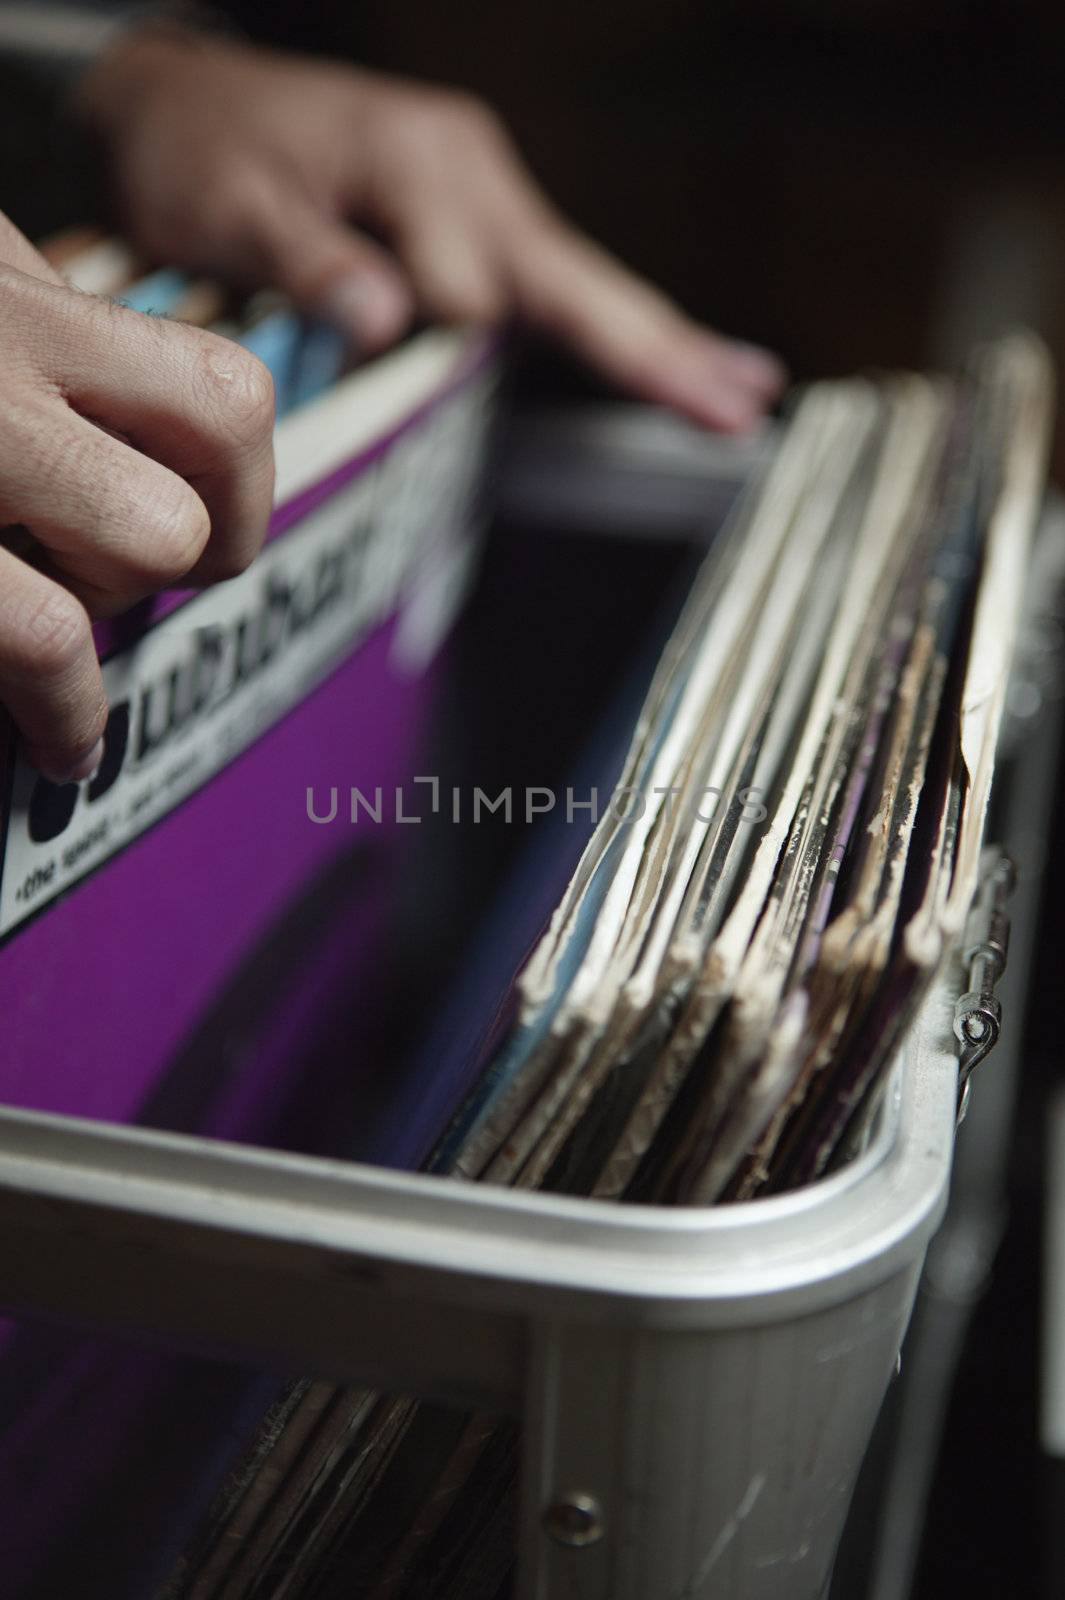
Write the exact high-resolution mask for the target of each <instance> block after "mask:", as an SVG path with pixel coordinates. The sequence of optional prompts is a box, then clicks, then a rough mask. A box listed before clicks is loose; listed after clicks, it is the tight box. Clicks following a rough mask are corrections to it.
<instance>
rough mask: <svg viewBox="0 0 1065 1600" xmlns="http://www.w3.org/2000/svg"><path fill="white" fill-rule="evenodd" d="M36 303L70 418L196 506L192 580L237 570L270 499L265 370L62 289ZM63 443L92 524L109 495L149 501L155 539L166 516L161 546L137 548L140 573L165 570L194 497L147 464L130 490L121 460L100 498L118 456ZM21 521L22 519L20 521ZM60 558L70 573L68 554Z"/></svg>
mask: <svg viewBox="0 0 1065 1600" xmlns="http://www.w3.org/2000/svg"><path fill="white" fill-rule="evenodd" d="M34 294H35V296H36V299H37V301H38V302H39V304H38V305H37V307H36V310H37V312H38V314H39V315H40V317H41V318H42V320H43V323H44V325H45V326H46V328H47V339H46V340H45V341H44V350H43V357H42V366H43V371H44V375H45V376H46V377H47V378H48V379H49V380H50V381H51V382H52V384H53V385H54V388H55V390H56V391H57V392H58V394H59V395H61V397H62V398H63V399H64V400H65V401H66V402H67V404H68V405H69V406H70V407H71V408H72V410H74V411H76V412H78V413H80V414H82V415H83V416H84V417H88V418H90V419H91V420H92V421H93V422H96V423H99V424H100V425H101V426H102V427H104V428H107V429H109V430H111V431H113V432H117V433H119V434H121V435H122V436H123V438H124V439H126V440H128V441H129V444H130V445H132V446H133V447H134V448H135V450H136V451H137V452H139V453H140V455H141V456H142V457H146V458H150V462H157V463H161V464H162V466H164V467H166V468H169V470H170V474H176V476H177V477H178V478H180V479H184V481H185V483H186V485H188V486H189V488H190V489H191V490H192V491H194V495H195V496H198V498H199V501H200V502H202V505H203V507H204V508H205V510H206V515H207V518H208V520H209V528H210V537H209V538H208V539H207V541H206V544H205V545H204V546H203V549H202V553H201V554H200V555H199V557H198V559H197V561H196V563H195V565H194V566H193V567H192V568H191V570H190V571H189V572H188V574H187V576H188V578H189V580H190V581H191V582H193V583H210V582H216V581H218V580H220V579H223V578H227V577H232V576H235V575H236V574H237V573H238V572H242V571H244V569H245V568H246V567H247V566H248V564H249V563H250V562H251V561H252V560H253V559H254V557H255V555H256V554H257V553H258V550H259V548H260V546H261V544H262V540H263V536H264V534H265V531H266V526H267V523H268V521H269V517H270V510H271V506H272V502H273V422H274V394H273V383H272V381H271V379H270V375H269V373H268V371H267V370H266V368H265V367H264V366H263V364H262V363H261V362H260V361H259V360H258V359H257V358H256V357H255V356H252V355H250V354H249V353H248V352H247V351H246V350H242V349H241V348H240V346H238V345H236V344H234V343H232V342H231V341H230V340H228V339H222V338H219V337H217V336H215V335H214V334H210V333H205V332H204V331H202V330H201V329H198V328H188V327H184V326H181V325H179V324H176V323H169V322H166V321H164V320H163V319H161V318H157V317H146V316H143V315H141V314H140V313H138V312H135V311H130V310H128V309H127V308H125V307H122V306H114V305H111V304H110V303H109V302H105V301H99V300H96V299H94V298H93V297H92V296H88V295H77V294H75V293H73V292H72V291H70V290H68V289H52V288H50V287H47V286H45V285H37V286H35V291H34ZM96 432H97V434H99V429H97V430H96ZM63 441H64V444H65V445H66V446H69V447H70V448H73V449H75V450H76V451H77V452H80V453H81V456H82V457H83V464H86V463H89V464H91V467H92V473H93V474H95V476H94V478H93V481H92V483H91V484H89V483H88V482H87V479H86V477H85V476H84V475H83V477H82V479H81V480H79V481H80V483H81V489H82V492H83V493H88V494H91V496H92V501H93V506H94V507H95V508H96V510H94V512H93V519H92V520H93V524H94V526H97V527H99V526H101V524H102V521H103V511H102V505H103V503H104V502H106V503H107V506H108V510H112V509H115V508H114V505H113V501H114V498H115V497H116V496H117V497H118V498H120V499H121V497H122V496H123V495H132V497H133V500H134V501H136V503H137V504H138V506H140V505H142V504H143V503H144V502H146V501H151V500H152V499H153V497H154V498H155V499H157V500H158V502H159V507H160V515H157V516H155V518H154V519H153V520H152V521H151V526H153V527H154V528H155V529H156V531H157V532H158V531H159V525H160V517H162V519H163V520H166V519H167V518H169V519H170V520H171V521H172V523H173V528H172V530H171V535H170V538H169V540H164V541H163V544H162V545H161V547H160V550H159V552H158V553H157V555H156V556H153V554H152V552H151V551H150V550H149V548H148V546H149V540H148V538H147V537H146V536H144V537H142V538H141V539H140V540H139V541H138V543H139V546H140V548H141V550H142V554H143V560H144V562H145V563H146V564H147V565H146V570H149V569H151V568H152V566H153V563H154V564H157V565H158V567H159V569H160V570H166V571H170V570H171V565H172V555H173V544H174V542H175V541H177V542H179V543H182V542H187V543H189V544H191V543H192V542H194V541H193V538H192V534H191V532H190V531H189V530H190V519H191V520H195V517H194V511H195V508H194V507H193V503H192V500H190V499H189V497H188V496H184V497H182V496H181V495H180V492H179V490H178V487H177V486H176V485H175V484H174V483H173V482H172V481H171V479H170V478H167V479H166V480H165V482H164V480H163V479H162V478H160V476H159V474H158V473H154V474H152V473H150V472H149V471H148V463H146V464H145V466H144V467H143V469H142V468H138V469H137V470H138V471H142V472H143V478H142V480H138V482H139V487H138V488H137V490H136V492H135V493H134V490H133V489H132V488H131V483H130V475H131V472H132V471H133V469H132V468H131V467H130V465H129V463H128V460H127V459H126V458H122V460H123V462H124V463H125V465H124V466H123V467H122V470H120V471H118V476H117V478H116V480H115V482H114V483H113V485H112V488H111V491H110V495H111V498H110V499H108V498H107V496H108V491H106V490H105V489H104V487H103V484H102V475H103V467H104V466H106V469H107V471H111V470H117V469H118V467H119V461H118V458H117V457H116V456H115V455H114V453H113V452H112V453H111V454H110V455H108V451H107V447H106V445H104V444H102V443H101V442H100V438H96V439H95V440H94V441H93V440H90V438H89V436H88V435H86V434H85V433H84V431H82V433H81V435H80V436H79V439H78V440H77V441H76V440H75V436H74V434H73V433H71V432H70V431H69V430H68V431H67V432H66V433H64V434H63ZM133 475H134V476H136V474H135V473H134V474H133ZM179 502H180V503H179ZM97 512H98V513H99V514H97ZM196 514H197V515H198V512H196ZM19 520H21V521H25V520H27V518H26V517H25V516H24V515H21V514H20V516H19ZM118 521H119V526H120V527H121V528H123V529H124V528H126V527H127V526H128V523H129V517H128V516H124V515H120V516H119V519H118ZM34 531H35V532H36V528H35V530H34ZM115 537H116V538H117V539H121V538H124V537H125V535H124V534H119V535H116V536H115ZM113 544H114V540H112V545H113ZM109 548H110V547H109ZM93 549H94V555H93V558H92V559H93V561H94V563H95V561H96V559H97V556H98V554H99V549H98V547H97V546H96V545H95V544H94V546H93ZM59 553H60V554H61V555H62V556H63V557H64V558H67V567H68V570H69V559H68V558H69V555H70V552H69V551H68V550H63V551H60V552H59ZM95 570H99V569H97V568H96V567H94V571H95Z"/></svg>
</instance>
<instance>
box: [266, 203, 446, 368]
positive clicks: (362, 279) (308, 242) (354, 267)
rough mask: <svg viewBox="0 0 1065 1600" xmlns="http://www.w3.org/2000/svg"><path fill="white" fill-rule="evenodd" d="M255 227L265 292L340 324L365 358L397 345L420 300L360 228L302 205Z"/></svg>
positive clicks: (276, 210) (270, 211)
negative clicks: (277, 292)
mask: <svg viewBox="0 0 1065 1600" xmlns="http://www.w3.org/2000/svg"><path fill="white" fill-rule="evenodd" d="M252 227H253V232H254V238H253V239H252V241H251V243H252V245H253V249H254V253H255V257H256V262H255V265H256V276H257V277H258V278H259V279H260V281H261V283H262V285H263V286H264V287H269V288H273V289H279V290H281V292H282V293H283V294H286V295H288V297H289V298H290V299H291V300H292V301H293V303H294V304H295V305H297V306H299V307H300V309H301V310H303V311H309V312H313V313H314V314H315V315H317V316H321V317H324V318H326V320H327V321H329V322H332V323H335V324H336V325H337V327H339V328H341V329H342V330H343V331H344V332H345V333H346V334H348V335H349V337H350V338H351V339H352V340H353V342H354V344H355V346H356V348H357V349H358V351H359V353H360V355H369V354H372V353H373V352H374V351H377V350H381V349H383V348H384V347H385V346H386V345H389V344H392V343H393V342H394V341H395V340H396V339H398V338H399V336H400V334H401V333H403V331H404V330H405V328H406V327H407V325H408V324H409V322H410V320H411V317H412V316H413V313H414V296H413V293H412V291H411V288H410V285H409V284H408V282H407V280H406V277H405V276H404V274H403V272H402V269H401V268H400V267H399V265H398V263H397V262H396V261H395V260H394V259H393V258H392V257H391V256H390V255H389V254H388V252H387V251H386V250H383V249H382V248H381V246H380V245H378V244H375V243H374V242H373V240H371V239H367V238H366V237H365V235H363V234H361V233H359V232H357V231H356V230H355V229H354V228H349V227H348V226H347V225H346V224H345V223H343V222H341V221H339V220H338V219H336V218H335V217H330V216H329V215H328V214H326V213H323V212H321V211H319V210H317V209H316V208H315V207H313V206H310V205H308V204H306V203H305V202H302V201H298V202H296V203H295V204H292V203H291V202H288V201H286V203H285V204H284V205H276V206H275V205H271V206H269V207H268V208H267V207H263V208H261V209H260V210H259V213H258V215H257V217H256V219H255V221H254V223H253V225H252Z"/></svg>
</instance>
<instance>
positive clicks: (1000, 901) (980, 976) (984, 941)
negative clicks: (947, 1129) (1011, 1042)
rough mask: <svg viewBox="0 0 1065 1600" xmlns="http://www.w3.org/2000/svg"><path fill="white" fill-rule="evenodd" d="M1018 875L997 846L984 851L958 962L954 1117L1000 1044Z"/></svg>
mask: <svg viewBox="0 0 1065 1600" xmlns="http://www.w3.org/2000/svg"><path fill="white" fill-rule="evenodd" d="M1016 878H1017V874H1016V871H1015V869H1014V865H1013V862H1012V861H1011V860H1010V858H1009V856H1008V855H1006V853H1005V851H1004V850H1001V849H999V847H998V846H997V845H994V846H991V847H990V848H989V849H987V850H985V851H984V856H983V860H982V862H981V873H980V884H979V887H978V889H977V891H976V896H975V898H974V900H973V904H972V909H971V911H970V912H969V920H968V921H967V922H966V924H965V938H964V941H963V944H962V961H963V962H964V964H965V967H966V970H967V972H968V975H969V987H968V990H967V991H966V993H965V994H963V995H961V996H960V997H959V999H958V1002H957V1004H956V1005H955V1007H954V1036H955V1038H956V1039H957V1041H958V1121H959V1122H960V1121H961V1120H962V1118H963V1117H964V1115H965V1112H966V1108H967V1106H968V1104H969V1087H970V1081H971V1077H972V1071H973V1068H974V1067H976V1066H978V1065H979V1063H980V1062H981V1061H982V1060H983V1059H984V1057H985V1056H986V1055H987V1054H988V1052H989V1051H991V1050H993V1049H994V1047H995V1045H996V1044H997V1042H998V1036H999V1030H1000V1028H1001V1025H1002V1007H1001V1005H1000V1004H999V1002H998V1000H997V999H996V998H995V985H996V984H997V983H998V980H999V979H1000V978H1001V976H1002V974H1003V972H1004V971H1005V967H1006V953H1007V951H1008V950H1009V942H1010V919H1009V913H1008V912H1007V910H1006V901H1007V900H1008V899H1009V897H1010V895H1011V894H1012V893H1013V886H1014V884H1015V882H1016Z"/></svg>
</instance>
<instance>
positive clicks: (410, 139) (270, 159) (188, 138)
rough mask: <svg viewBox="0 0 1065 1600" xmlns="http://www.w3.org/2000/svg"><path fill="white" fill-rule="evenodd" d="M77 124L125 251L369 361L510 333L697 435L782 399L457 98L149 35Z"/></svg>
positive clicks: (113, 55)
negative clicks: (555, 202) (612, 251)
mask: <svg viewBox="0 0 1065 1600" xmlns="http://www.w3.org/2000/svg"><path fill="white" fill-rule="evenodd" d="M78 105H79V109H80V111H81V114H82V116H83V117H84V119H85V120H86V122H87V123H88V125H89V126H90V127H91V129H92V130H93V131H94V132H95V134H96V135H97V137H98V138H99V139H100V140H101V141H102V144H103V146H104V150H105V154H106V157H107V160H108V166H109V171H110V175H111V179H112V181H113V187H114V192H115V197H116V201H117V205H118V210H119V222H120V225H121V227H122V229H123V231H124V232H125V234H126V235H127V236H128V237H129V238H130V239H132V241H133V242H134V243H135V244H137V245H139V246H140V247H141V248H142V249H144V250H145V251H146V252H147V253H148V254H149V255H150V256H151V257H152V258H153V259H155V260H158V261H166V262H171V263H175V264H179V265H184V266H188V267H190V268H194V269H196V270H199V271H206V272H212V273H218V274H221V275H223V276H225V277H227V278H229V279H231V280H234V281H237V282H239V283H242V284H244V285H245V286H247V287H261V286H265V285H269V286H272V287H275V288H278V289H282V290H284V291H285V292H286V293H287V294H289V295H290V296H291V297H292V299H293V300H294V301H295V302H296V303H297V304H298V305H300V306H301V307H304V308H306V309H308V310H313V311H316V312H318V313H320V314H324V315H326V316H327V317H330V318H331V319H332V320H334V321H335V322H337V323H339V324H340V325H342V326H343V327H345V328H346V329H347V330H348V331H349V332H350V333H351V334H352V335H353V336H354V338H355V340H356V343H357V345H358V347H359V348H360V349H361V350H363V351H364V352H371V351H374V350H378V349H381V348H382V347H384V346H385V345H388V344H390V343H391V342H392V341H393V340H395V339H396V338H397V337H398V336H399V335H400V334H401V333H402V332H403V330H404V328H405V327H406V325H407V324H408V322H409V321H410V319H411V317H412V316H413V315H414V313H415V311H416V310H417V311H420V312H422V313H424V314H427V315H429V316H431V317H436V318H440V319H442V320H445V321H480V322H488V323H491V322H497V321H500V320H502V319H504V318H506V317H509V316H511V315H516V316H518V317H520V318H522V319H523V320H525V321H526V322H527V323H529V324H530V325H532V326H534V327H537V328H540V329H542V330H544V331H546V332H548V333H550V334H552V335H554V336H555V337H556V338H558V339H559V340H561V341H562V342H563V343H564V344H566V345H568V346H569V347H570V348H571V349H572V350H574V351H575V352H576V353H577V354H578V355H580V356H581V357H583V358H584V359H585V360H587V361H588V362H589V363H590V364H591V365H592V366H593V367H596V368H597V369H598V370H599V371H601V372H602V373H603V374H604V375H605V376H607V377H609V378H610V379H612V380H613V381H614V382H616V383H618V384H619V385H620V386H621V387H622V388H625V389H628V390H629V391H631V392H632V393H634V394H636V395H639V396H640V397H641V398H643V399H647V400H651V401H655V402H658V403H661V404H665V405H669V406H672V407H674V408H675V409H677V410H679V411H681V412H683V413H684V414H686V415H687V416H689V417H691V418H693V419H694V420H695V421H697V422H699V423H702V424H705V425H708V426H710V427H715V428H720V429H724V430H727V431H731V432H744V431H746V430H748V429H750V428H752V427H753V426H755V425H756V423H757V422H758V419H759V418H760V417H761V415H762V414H763V412H764V411H765V410H766V408H767V407H768V406H769V405H771V404H772V403H773V401H774V400H775V399H776V398H777V396H778V394H779V392H780V390H781V387H782V385H783V382H784V372H783V368H782V366H781V364H780V362H779V361H778V360H777V359H776V357H775V356H772V355H770V354H769V353H768V352H767V351H764V350H760V349H757V348H755V347H753V346H749V345H742V344H736V343H733V342H732V341H730V340H727V339H724V338H722V337H720V336H719V335H718V334H715V333H712V332H711V331H710V330H709V329H707V328H703V327H701V326H699V325H698V324H696V323H695V322H693V321H691V320H690V319H689V318H688V317H686V316H685V315H684V314H683V313H682V312H681V311H680V310H679V309H678V308H677V307H676V306H675V305H674V304H673V303H672V302H671V301H670V300H668V299H667V298H666V297H665V296H664V295H662V294H660V293H659V292H658V291H657V290H655V289H653V288H652V287H651V286H650V285H649V284H647V283H645V282H644V281H643V280H642V279H640V278H639V277H637V276H636V275H635V274H633V273H631V272H629V271H628V270H627V269H626V268H625V267H623V266H622V265H621V264H620V263H619V262H617V261H615V260H614V259H613V258H612V257H611V256H609V255H608V254H607V253H606V252H605V251H603V250H601V249H599V248H598V247H597V246H596V245H594V244H593V243H592V242H591V241H590V240H589V239H587V238H585V237H584V236H583V235H582V234H580V233H578V232H577V231H576V230H575V229H573V228H572V227H570V226H569V225H568V224H567V223H566V222H565V220H564V219H563V218H562V217H561V216H560V215H559V214H558V213H557V212H556V211H555V210H554V209H553V208H552V206H551V205H550V203H549V202H548V200H547V198H546V196H545V195H544V194H543V193H542V192H541V191H540V190H539V188H538V187H537V185H536V184H535V182H534V181H533V179H532V177H531V175H530V174H529V172H528V171H527V169H526V168H525V166H524V165H523V163H522V161H521V159H520V157H519V155H518V153H517V151H516V150H515V148H514V146H513V144H512V143H511V141H510V139H509V138H508V136H507V134H506V132H505V130H504V129H503V127H502V126H501V125H500V123H499V122H498V121H497V119H496V118H495V117H494V116H493V114H492V113H491V112H490V111H489V110H488V109H487V108H486V107H485V106H483V105H482V104H480V103H479V102H477V101H475V100H472V99H470V98H468V97H466V96H464V95H461V94H457V93H454V92H452V91H448V90H442V89H436V88H430V87H427V86H424V85H419V84H414V83H409V82H407V81H405V80H402V79H398V78H392V77H386V76H383V75H381V74H377V73H371V72H366V71H362V70H357V69H353V68H351V67H347V66H340V65H337V64H333V63H330V62H326V61H317V60H313V59H310V58H302V57H295V56H287V55H282V54H276V53H273V52H270V51H266V50H261V49H257V48H253V47H249V46H243V45H236V44H232V43H230V42H229V41H219V40H216V39H213V38H212V39H208V38H206V37H202V38H201V37H197V36H195V35H192V34H181V33H179V32H176V31H174V32H163V31H162V30H153V29H150V28H147V29H144V30H143V31H141V32H140V33H134V34H132V35H130V36H128V37H127V38H126V39H125V40H124V41H123V42H121V43H120V44H118V45H116V46H113V47H112V49H111V50H110V51H109V52H108V53H107V54H106V55H105V56H104V57H103V58H102V59H101V61H100V62H98V63H97V65H96V66H95V67H94V68H93V69H92V70H91V71H90V73H89V74H88V75H87V77H86V79H85V80H84V81H83V84H82V87H81V91H80V96H79V102H78ZM354 224H362V225H364V226H365V227H366V228H367V229H369V230H371V232H372V234H373V235H374V236H375V237H371V236H370V233H365V232H360V231H358V229H357V227H356V226H354ZM378 239H382V240H384V241H386V243H385V244H381V243H378V242H376V241H377V240H378Z"/></svg>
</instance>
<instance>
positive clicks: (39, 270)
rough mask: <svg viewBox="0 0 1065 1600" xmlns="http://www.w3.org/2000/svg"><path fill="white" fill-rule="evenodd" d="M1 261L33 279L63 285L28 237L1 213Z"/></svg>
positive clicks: (57, 274)
mask: <svg viewBox="0 0 1065 1600" xmlns="http://www.w3.org/2000/svg"><path fill="white" fill-rule="evenodd" d="M0 261H3V262H6V264H7V265H8V266H11V267H16V268H17V269H18V270H19V271H20V272H25V273H28V274H29V276H30V277H31V278H40V279H42V280H43V282H45V283H62V282H63V279H62V278H61V276H60V275H59V273H58V272H56V270H55V268H54V267H52V266H50V265H49V264H48V262H47V261H46V260H45V259H44V257H43V256H42V255H41V253H40V251H39V250H35V249H34V247H33V245H32V244H30V241H29V240H28V239H27V238H26V235H25V234H24V233H23V232H22V231H21V230H20V229H19V228H16V227H15V224H14V223H13V222H12V221H11V219H10V218H9V217H6V216H4V215H3V213H2V212H0Z"/></svg>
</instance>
